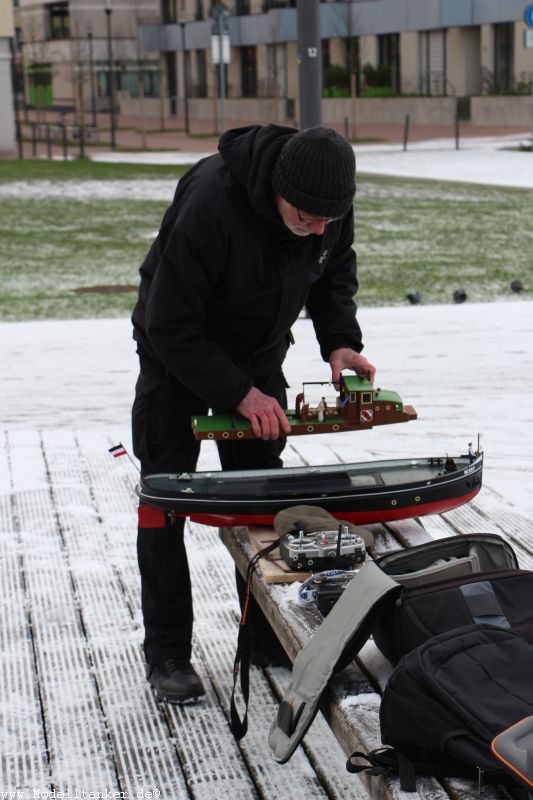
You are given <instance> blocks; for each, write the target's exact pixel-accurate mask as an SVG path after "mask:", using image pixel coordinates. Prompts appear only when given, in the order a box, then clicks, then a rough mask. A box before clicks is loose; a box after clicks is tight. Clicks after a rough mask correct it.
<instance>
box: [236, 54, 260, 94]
mask: <svg viewBox="0 0 533 800" xmlns="http://www.w3.org/2000/svg"><path fill="white" fill-rule="evenodd" d="M239 50H240V51H241V94H242V96H243V97H257V52H256V48H255V47H240V48H239Z"/></svg>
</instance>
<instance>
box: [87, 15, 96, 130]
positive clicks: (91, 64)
mask: <svg viewBox="0 0 533 800" xmlns="http://www.w3.org/2000/svg"><path fill="white" fill-rule="evenodd" d="M87 39H88V41H89V75H90V80H91V112H92V117H93V128H96V89H95V85H94V56H93V32H92V30H91V27H90V26H89V27H88V30H87Z"/></svg>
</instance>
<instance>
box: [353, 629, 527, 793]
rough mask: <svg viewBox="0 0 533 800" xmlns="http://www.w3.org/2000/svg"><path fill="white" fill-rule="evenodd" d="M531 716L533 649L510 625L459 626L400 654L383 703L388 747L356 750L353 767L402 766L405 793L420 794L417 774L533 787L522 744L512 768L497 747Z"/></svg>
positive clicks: (384, 737)
mask: <svg viewBox="0 0 533 800" xmlns="http://www.w3.org/2000/svg"><path fill="white" fill-rule="evenodd" d="M531 715H533V647H532V646H531V645H530V644H528V643H527V642H526V641H524V639H523V638H522V637H521V636H519V635H518V634H516V633H513V632H512V631H511V630H509V629H502V628H497V627H494V626H491V625H469V626H466V627H462V628H456V629H454V630H452V631H448V632H447V633H443V634H440V635H439V636H434V637H432V638H431V639H429V640H428V641H427V642H426V643H425V644H422V645H420V646H419V647H417V648H415V649H414V650H413V651H412V652H411V653H408V654H407V655H406V656H404V657H403V658H402V660H401V661H400V663H399V664H398V666H397V667H396V669H395V670H394V673H393V674H392V676H391V677H390V679H389V681H388V683H387V686H386V688H385V692H384V694H383V698H382V701H381V707H380V725H381V738H382V742H383V744H384V745H388V746H389V747H387V748H385V749H382V750H378V751H374V752H373V753H369V754H368V755H365V754H361V753H359V754H357V753H354V754H353V755H352V756H351V757H350V759H349V760H348V763H347V768H348V770H349V771H351V772H359V771H361V770H362V769H366V768H368V767H367V766H366V764H364V765H361V763H360V761H361V759H362V760H363V761H365V760H366V761H368V763H370V764H371V765H372V766H373V767H374V768H378V771H379V770H380V769H383V768H393V769H396V770H397V771H398V772H399V775H400V784H401V788H402V789H403V790H404V791H415V789H416V774H417V773H420V774H427V775H435V776H437V777H439V776H442V777H444V776H448V777H468V778H478V776H479V775H480V774H483V775H485V776H487V777H489V778H495V779H499V780H501V779H504V778H506V777H508V776H509V775H511V776H512V777H513V778H514V779H515V780H516V781H517V782H518V784H519V785H520V786H522V787H527V788H529V787H531V788H533V776H532V775H530V778H529V779H528V777H527V774H524V772H527V768H525V769H524V768H523V769H522V770H520V769H518V768H517V766H516V764H517V763H519V762H517V759H520V756H521V753H520V748H518V749H517V750H516V753H515V759H514V763H515V766H514V767H513V766H511V762H509V761H507V762H506V761H502V760H501V759H500V757H498V754H497V752H496V751H495V750H494V749H493V748H492V743H493V741H494V739H495V738H496V737H497V736H499V735H501V733H502V731H504V730H506V729H508V728H511V727H512V726H514V725H515V724H516V722H517V721H520V720H523V719H524V718H525V717H527V716H531ZM532 719H533V717H532ZM532 743H533V742H532ZM528 749H529V746H528ZM529 756H530V758H531V756H533V751H530V753H529ZM511 758H512V755H511ZM525 761H526V762H527V754H526V759H525ZM529 770H530V771H533V764H530V766H529Z"/></svg>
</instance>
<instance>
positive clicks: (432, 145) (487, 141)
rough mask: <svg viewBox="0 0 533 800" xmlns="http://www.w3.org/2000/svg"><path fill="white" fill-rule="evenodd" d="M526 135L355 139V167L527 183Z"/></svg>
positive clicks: (183, 156)
mask: <svg viewBox="0 0 533 800" xmlns="http://www.w3.org/2000/svg"><path fill="white" fill-rule="evenodd" d="M526 138H527V137H524V136H523V135H518V134H513V135H509V136H499V137H489V136H486V137H485V136H483V137H470V138H463V139H461V140H460V147H459V149H458V150H456V149H455V139H432V140H428V141H423V142H414V143H412V144H410V145H409V146H408V149H407V151H405V152H404V150H403V145H401V144H366V145H357V146H356V147H355V148H354V149H355V153H356V156H357V171H358V172H360V173H361V172H363V173H368V174H370V175H395V176H399V177H404V178H433V179H437V180H443V181H460V182H464V183H480V184H488V185H494V186H514V187H520V188H524V189H526V188H527V189H531V188H533V153H529V152H521V151H520V150H519V147H520V145H521V144H523V143H529V142H527V141H526ZM206 155H209V153H172V152H165V153H145V152H140V153H100V154H98V155H95V156H94V157H93V158H94V160H97V161H106V162H108V163H111V162H114V161H122V162H127V163H130V164H193V163H196V161H198V160H199V159H200V158H205V156H206Z"/></svg>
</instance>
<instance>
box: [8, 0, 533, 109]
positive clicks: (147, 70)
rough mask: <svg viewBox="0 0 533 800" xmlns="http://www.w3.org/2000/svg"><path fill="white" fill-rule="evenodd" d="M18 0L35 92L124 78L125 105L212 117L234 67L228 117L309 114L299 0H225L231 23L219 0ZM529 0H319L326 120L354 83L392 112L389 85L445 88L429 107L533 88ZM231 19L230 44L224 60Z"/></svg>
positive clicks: (104, 87)
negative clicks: (301, 79)
mask: <svg viewBox="0 0 533 800" xmlns="http://www.w3.org/2000/svg"><path fill="white" fill-rule="evenodd" d="M19 2H20V20H21V23H20V25H21V31H20V33H21V38H22V43H23V44H22V50H23V53H24V64H25V82H26V100H27V102H30V103H31V104H39V103H41V104H42V105H54V106H56V107H57V106H61V105H62V104H63V105H65V106H73V105H74V106H76V107H77V108H84V109H85V112H87V111H89V110H90V109H91V107H92V108H94V105H95V103H96V105H98V107H100V108H104V107H105V105H106V103H109V95H110V81H111V80H113V81H114V87H115V90H116V97H117V102H118V104H119V107H120V111H121V112H122V113H126V114H127V113H130V114H138V113H140V109H141V103H142V109H143V113H144V114H146V115H149V116H152V117H156V116H157V115H158V114H161V113H164V114H165V115H170V116H183V115H184V114H185V106H186V110H187V113H188V114H189V115H190V116H191V118H193V119H194V118H196V119H205V120H207V119H210V118H213V117H214V112H213V108H214V104H216V102H217V98H218V96H219V94H220V88H221V80H222V77H221V75H222V74H223V76H224V77H223V80H224V90H225V97H226V99H227V102H228V106H229V116H230V117H231V118H233V119H256V120H257V121H265V120H267V119H277V120H280V121H284V120H289V121H290V120H291V119H297V117H298V101H299V97H298V69H299V66H298V65H299V59H298V47H297V9H296V0H227V2H226V4H225V6H224V8H225V9H226V10H227V15H225V17H227V20H226V19H225V22H224V26H225V31H222V30H219V28H218V27H217V26H216V25H215V23H214V18H213V8H215V13H216V11H217V9H218V10H219V9H220V5H221V4H220V3H217V2H213V1H212V0H110V2H111V5H109V6H107V7H106V5H105V2H104V0H61V2H48V3H43V2H36V0H19ZM108 2H109V0H108ZM524 8H525V0H352V2H328V0H326V2H322V3H321V6H320V12H321V17H320V18H321V39H322V41H321V60H322V75H323V87H324V119H325V121H328V120H329V121H338V119H337V118H339V119H341V118H342V115H343V113H346V109H347V108H348V107H349V104H350V102H351V101H353V99H354V98H356V97H357V99H358V108H359V109H360V112H361V113H363V115H364V113H365V112H364V109H365V108H368V109H370V111H369V113H372V114H374V113H375V112H376V110H379V113H380V114H381V115H384V121H386V120H385V117H386V116H387V114H388V113H390V111H389V112H387V111H386V108H387V104H384V102H383V101H384V99H385V98H390V97H393V98H396V100H398V99H403V101H404V103H405V101H406V100H407V99H408V98H409V99H410V100H411V106H412V107H417V103H416V102H415V99H416V98H419V99H420V100H427V99H431V98H439V99H440V101H441V102H440V103H431V104H428V103H427V102H425V103H422V104H420V103H419V105H420V108H421V109H422V110H421V111H420V113H421V114H427V113H428V111H427V109H429V108H433V107H434V108H437V107H440V108H441V109H445V111H444V113H446V114H448V107H450V108H451V107H452V106H453V105H454V103H455V99H456V98H467V99H470V98H483V97H492V98H501V97H503V96H516V97H520V96H521V97H522V98H526V96H527V94H528V93H529V92H530V91H531V81H532V76H533V49H527V48H526V47H525V46H524V35H525V30H526V24H525V22H524V20H523V13H524ZM110 11H111V13H109V12H110ZM110 20H111V22H112V30H111V33H110V31H109V28H108V23H109V21H110ZM221 32H222V33H223V34H224V33H225V32H227V34H229V43H230V56H231V57H230V63H229V64H228V65H227V66H225V67H224V69H223V72H222V73H221V70H220V67H219V65H217V63H215V62H216V61H217V52H218V51H217V47H218V44H217V41H218V42H220V40H221V37H220V36H219V34H220V33H221ZM110 44H111V48H112V57H111V58H110V57H109V48H110ZM110 64H111V68H110ZM110 76H111V77H110ZM367 101H372V102H370V103H369V102H367ZM378 101H379V102H378ZM467 105H468V106H469V105H470V103H468V104H467ZM396 106H398V102H396ZM388 107H389V109H390V108H392V106H391V104H389V105H388ZM398 107H400V106H398ZM523 107H524V109H526V108H527V100H524V102H523ZM239 109H240V111H239ZM432 113H436V112H432ZM437 116H438V115H437ZM429 121H432V120H429ZM434 121H438V120H437V119H435V120H434ZM504 122H505V120H504Z"/></svg>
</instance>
